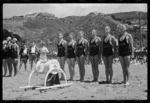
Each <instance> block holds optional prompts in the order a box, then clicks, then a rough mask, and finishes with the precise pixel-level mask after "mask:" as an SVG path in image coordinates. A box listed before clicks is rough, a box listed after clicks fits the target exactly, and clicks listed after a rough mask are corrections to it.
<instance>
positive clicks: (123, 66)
mask: <svg viewBox="0 0 150 103" xmlns="http://www.w3.org/2000/svg"><path fill="white" fill-rule="evenodd" d="M119 60H120V63H121V66H122V70H123V80H124V83H126V75H125V63H124V58H123V57H121V56H119Z"/></svg>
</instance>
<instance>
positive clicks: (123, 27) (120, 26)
mask: <svg viewBox="0 0 150 103" xmlns="http://www.w3.org/2000/svg"><path fill="white" fill-rule="evenodd" d="M117 28H119V29H122V30H123V31H126V30H127V27H126V25H123V24H118V25H117Z"/></svg>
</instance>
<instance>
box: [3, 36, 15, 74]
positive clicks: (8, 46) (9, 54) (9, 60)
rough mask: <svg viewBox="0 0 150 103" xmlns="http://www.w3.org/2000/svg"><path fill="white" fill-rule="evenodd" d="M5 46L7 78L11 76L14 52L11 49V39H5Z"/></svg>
mask: <svg viewBox="0 0 150 103" xmlns="http://www.w3.org/2000/svg"><path fill="white" fill-rule="evenodd" d="M6 41H7V44H6V48H5V49H6V54H7V58H6V62H7V64H8V70H9V75H8V77H11V76H12V58H13V55H14V54H13V52H14V48H13V44H12V42H11V37H7V39H6Z"/></svg>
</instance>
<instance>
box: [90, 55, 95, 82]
mask: <svg viewBox="0 0 150 103" xmlns="http://www.w3.org/2000/svg"><path fill="white" fill-rule="evenodd" d="M90 61H91V66H92V73H93V81H94V80H95V70H94V69H95V67H94V57H93V56H90Z"/></svg>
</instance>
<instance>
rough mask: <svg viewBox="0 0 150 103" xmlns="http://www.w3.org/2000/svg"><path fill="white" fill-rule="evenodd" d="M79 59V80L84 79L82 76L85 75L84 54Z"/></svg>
mask: <svg viewBox="0 0 150 103" xmlns="http://www.w3.org/2000/svg"><path fill="white" fill-rule="evenodd" d="M80 61H81V70H82V71H81V75H82V78H81V81H84V76H85V56H84V55H82V56H81V57H80Z"/></svg>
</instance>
